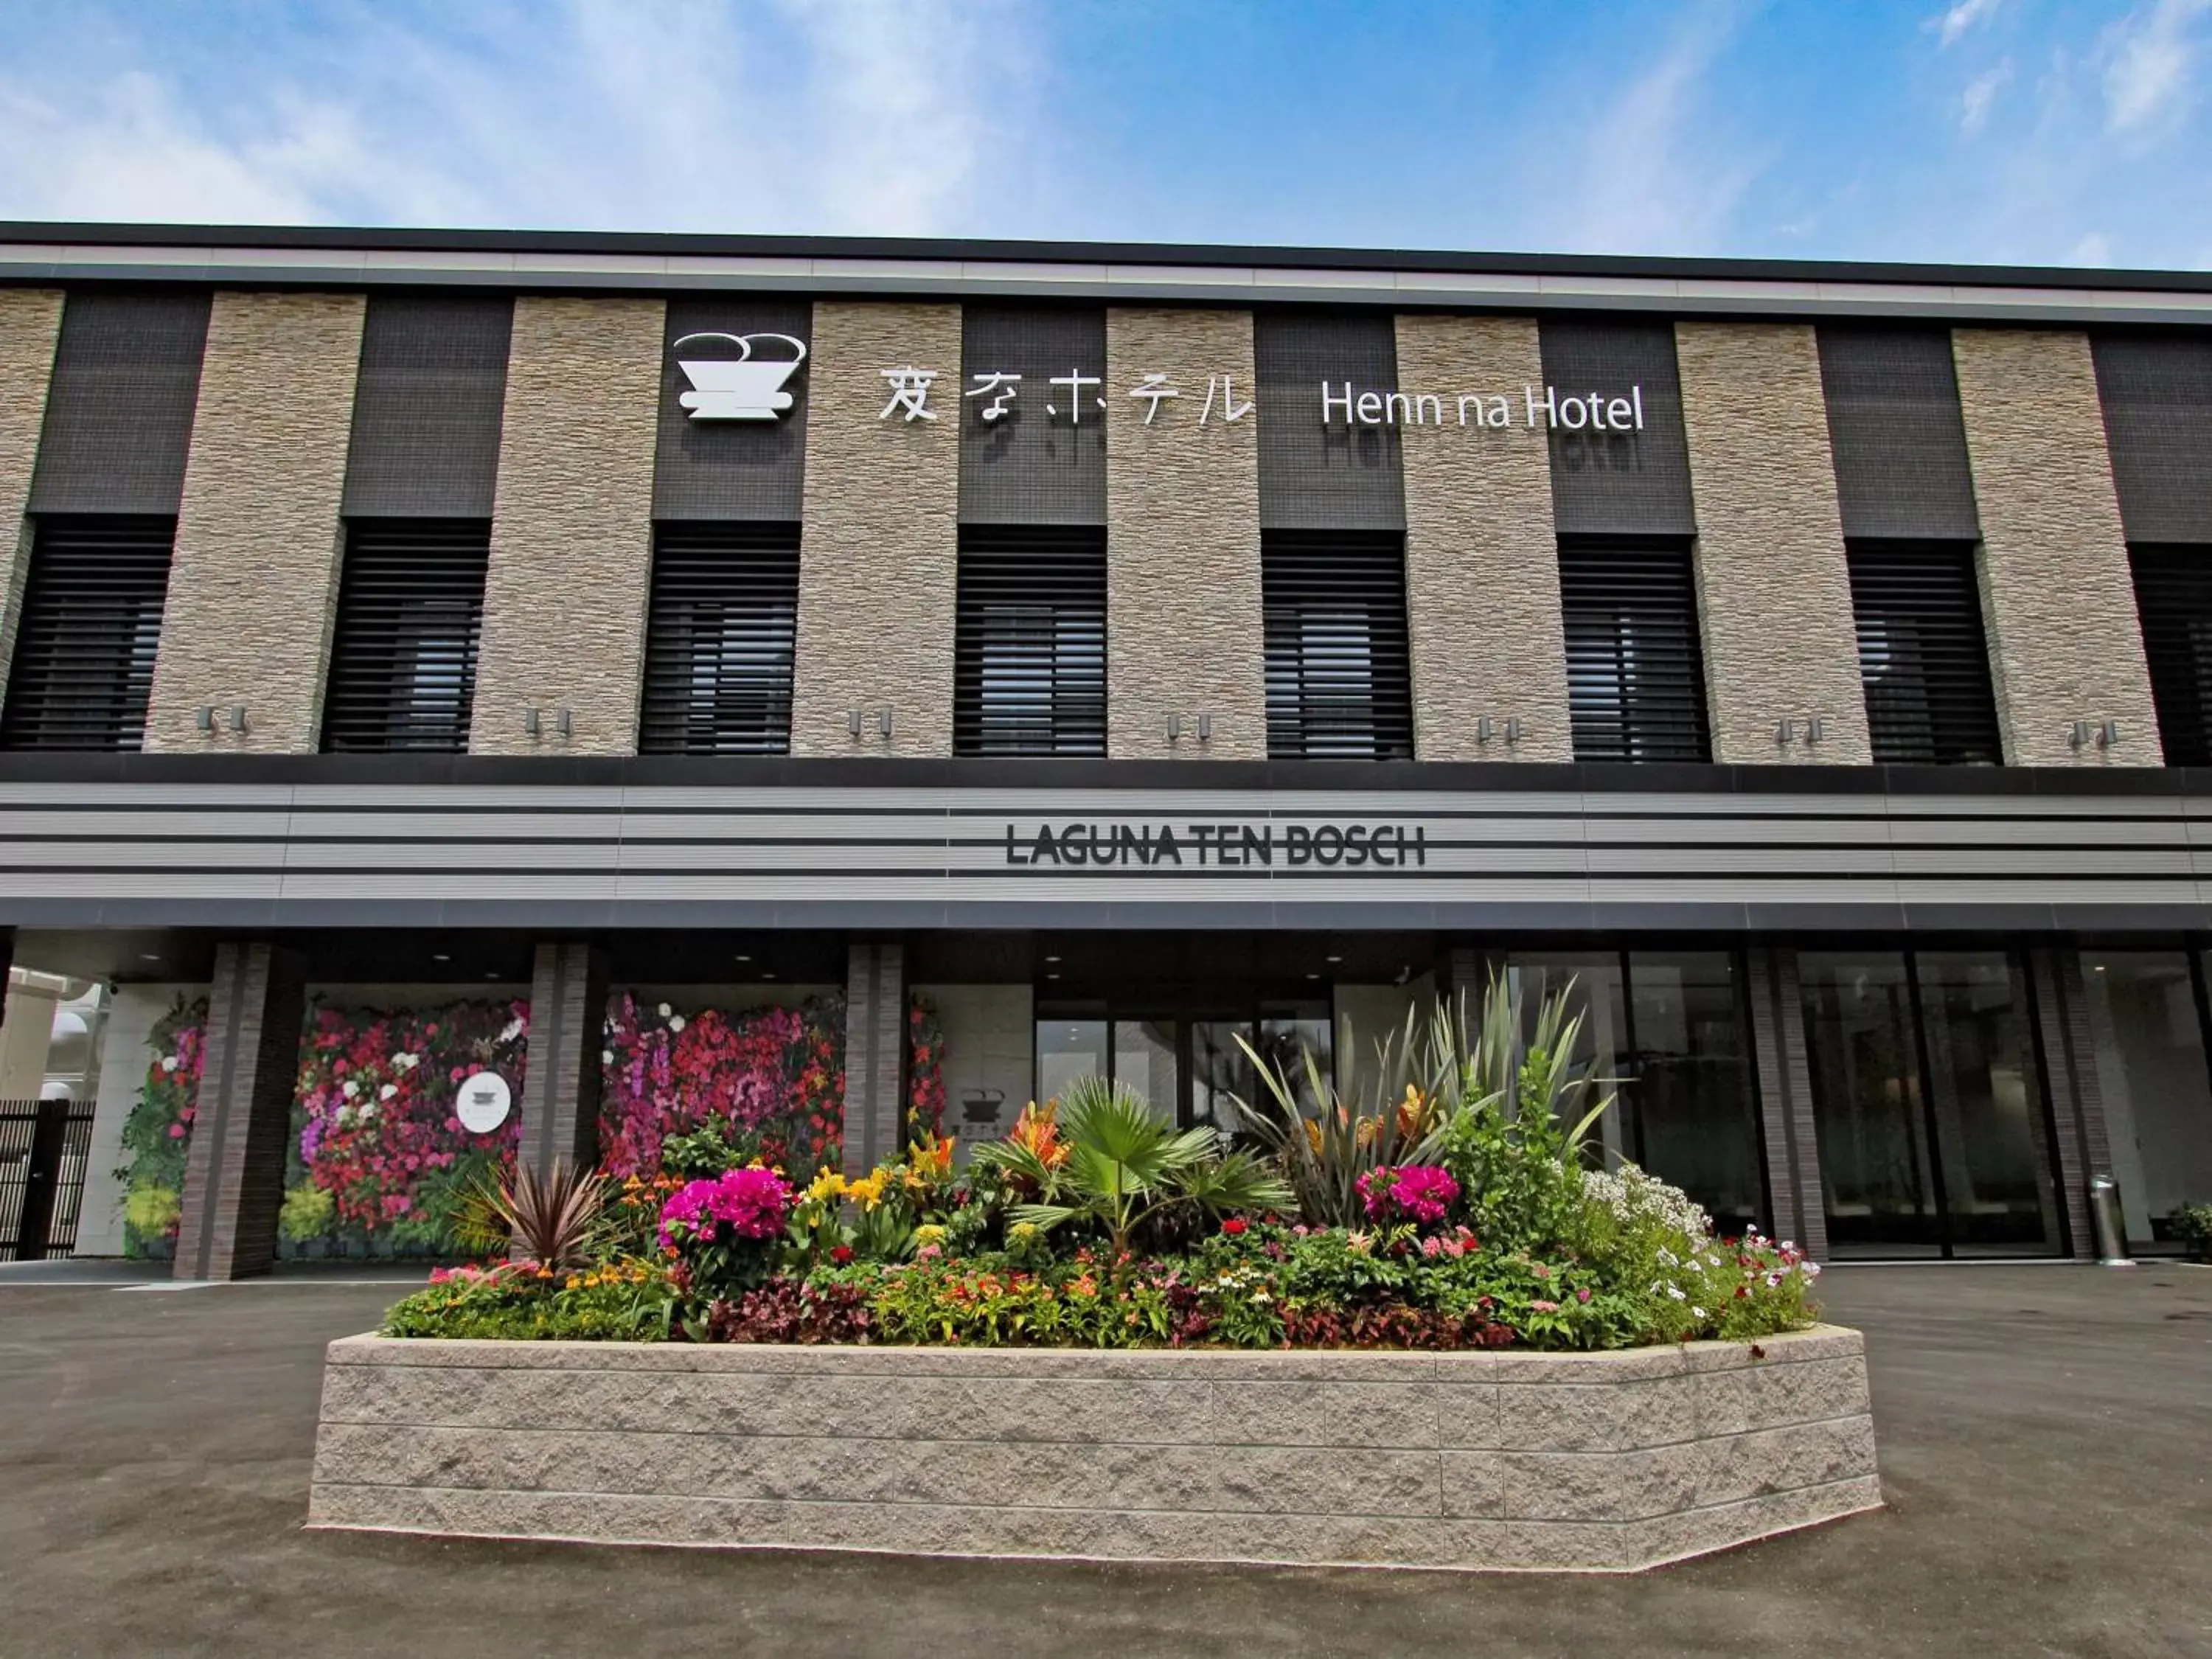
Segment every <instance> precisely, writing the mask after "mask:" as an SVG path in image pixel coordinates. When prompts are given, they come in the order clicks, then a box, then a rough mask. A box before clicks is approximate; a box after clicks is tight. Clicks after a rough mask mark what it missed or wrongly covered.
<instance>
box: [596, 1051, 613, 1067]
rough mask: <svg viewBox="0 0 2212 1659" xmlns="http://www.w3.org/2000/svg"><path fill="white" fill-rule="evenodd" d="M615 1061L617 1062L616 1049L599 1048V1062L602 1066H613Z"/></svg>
mask: <svg viewBox="0 0 2212 1659" xmlns="http://www.w3.org/2000/svg"><path fill="white" fill-rule="evenodd" d="M614 1063H615V1051H614V1050H613V1049H611V1048H602V1049H600V1050H599V1064H600V1065H602V1066H611V1065H613V1064H614Z"/></svg>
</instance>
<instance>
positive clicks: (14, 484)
mask: <svg viewBox="0 0 2212 1659" xmlns="http://www.w3.org/2000/svg"><path fill="white" fill-rule="evenodd" d="M61 332H62V295H61V290H60V289H40V288H25V289H0V686H4V685H5V684H7V676H8V668H9V659H10V658H11V657H12V656H13V655H14V653H15V620H16V617H18V616H19V615H20V614H21V611H22V607H23V579H24V578H25V576H26V575H27V574H29V571H30V563H31V538H30V533H29V526H28V521H27V520H26V519H25V518H24V516H23V513H24V508H25V507H26V506H27V504H28V503H29V501H30V499H31V474H32V472H33V471H34V470H35V468H36V466H37V464H38V457H39V432H40V428H42V427H43V426H44V425H45V424H46V387H47V386H48V384H49V383H50V382H51V381H52V379H53V370H54V347H55V346H56V345H57V344H58V343H59V342H60V339H61Z"/></svg>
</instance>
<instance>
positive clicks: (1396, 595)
mask: <svg viewBox="0 0 2212 1659" xmlns="http://www.w3.org/2000/svg"><path fill="white" fill-rule="evenodd" d="M1260 568H1261V614H1262V622H1261V629H1262V632H1263V633H1264V635H1265V636H1266V639H1265V656H1266V674H1267V754H1268V757H1269V758H1270V759H1274V760H1297V759H1304V760H1411V759H1412V758H1413V660H1412V653H1411V649H1410V647H1409V645H1408V641H1407V629H1406V545H1405V538H1404V537H1403V536H1402V535H1401V534H1399V533H1398V532H1395V531H1393V532H1355V531H1269V532H1266V533H1265V534H1264V535H1263V536H1262V538H1261V552H1260Z"/></svg>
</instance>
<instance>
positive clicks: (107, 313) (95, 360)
mask: <svg viewBox="0 0 2212 1659" xmlns="http://www.w3.org/2000/svg"><path fill="white" fill-rule="evenodd" d="M211 300H212V296H211V295H210V293H209V292H208V291H207V290H205V289H202V290H200V291H199V292H197V293H182V294H131V293H120V294H109V293H87V292H78V293H72V294H71V295H70V296H69V301H68V303H67V305H66V306H65V307H64V308H63V311H62V331H61V339H60V341H59V343H58V344H57V346H56V348H55V351H54V377H53V383H52V387H51V389H50V390H49V391H48V392H47V394H46V425H45V428H44V429H43V431H42V433H41V435H40V440H39V465H38V468H37V471H35V472H34V473H33V475H32V479H31V502H30V510H31V511H32V512H33V513H160V514H162V515H164V516H168V515H173V514H174V513H175V512H176V510H177V506H178V503H179V501H182V500H183V499H184V494H185V457H186V456H187V455H188V454H190V453H191V446H192V414H193V411H194V410H196V409H197V407H198V404H199V398H200V360H201V358H202V357H203V356H204V355H205V354H206V351H207V330H208V310H209V307H210V303H211Z"/></svg>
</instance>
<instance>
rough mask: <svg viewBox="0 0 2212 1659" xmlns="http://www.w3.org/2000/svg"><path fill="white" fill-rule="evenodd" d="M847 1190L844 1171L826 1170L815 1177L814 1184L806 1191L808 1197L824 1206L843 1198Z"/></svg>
mask: <svg viewBox="0 0 2212 1659" xmlns="http://www.w3.org/2000/svg"><path fill="white" fill-rule="evenodd" d="M846 1190H847V1188H846V1186H845V1175H844V1171H842V1170H823V1171H822V1173H821V1174H820V1175H818V1176H815V1177H814V1182H813V1184H812V1185H811V1186H810V1187H808V1188H807V1189H806V1196H807V1197H808V1198H809V1199H811V1200H813V1201H814V1202H815V1203H817V1204H824V1203H827V1202H829V1200H831V1199H833V1198H842V1197H843V1196H844V1195H845V1193H846Z"/></svg>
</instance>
